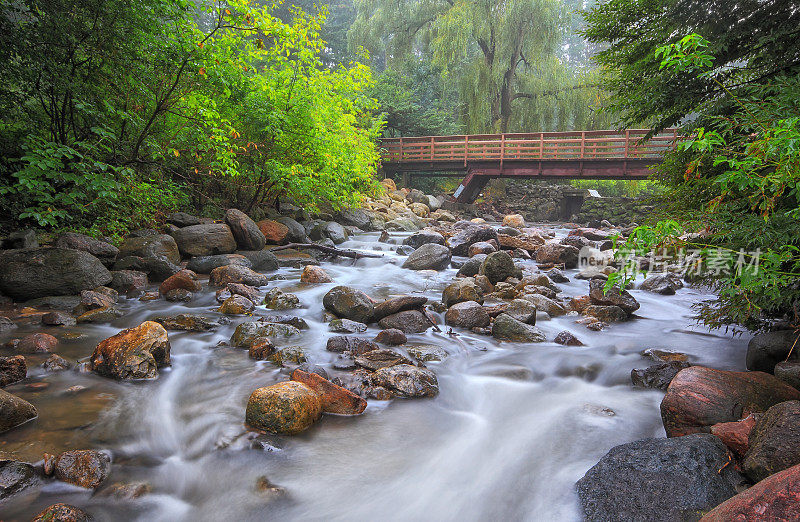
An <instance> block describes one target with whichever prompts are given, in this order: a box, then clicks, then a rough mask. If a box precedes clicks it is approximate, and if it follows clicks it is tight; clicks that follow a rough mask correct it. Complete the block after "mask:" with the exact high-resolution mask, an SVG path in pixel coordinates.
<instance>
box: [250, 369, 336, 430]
mask: <svg viewBox="0 0 800 522" xmlns="http://www.w3.org/2000/svg"><path fill="white" fill-rule="evenodd" d="M321 416H322V398H321V397H320V395H319V394H318V393H316V392H315V391H314V390H312V389H311V388H309V387H308V386H306V385H305V384H303V383H301V382H297V381H286V382H279V383H277V384H273V385H272V386H266V387H264V388H258V389H257V390H256V391H254V392H253V393H252V394H251V395H250V399H249V400H248V401H247V410H246V411H245V422H247V424H248V426H250V427H251V428H253V429H255V430H259V431H268V432H272V433H281V434H287V435H294V434H297V433H300V432H302V431H305V430H307V429H308V428H310V427H311V425H312V424H314V422H315V421H316V420H317V419H319V418H320V417H321Z"/></svg>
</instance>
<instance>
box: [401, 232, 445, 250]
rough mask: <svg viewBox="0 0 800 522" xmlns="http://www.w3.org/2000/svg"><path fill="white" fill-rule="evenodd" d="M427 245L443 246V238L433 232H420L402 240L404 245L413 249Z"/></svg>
mask: <svg viewBox="0 0 800 522" xmlns="http://www.w3.org/2000/svg"><path fill="white" fill-rule="evenodd" d="M428 243H436V244H437V245H444V236H443V235H441V234H440V233H438V232H434V231H433V230H420V231H419V232H417V233H415V234H411V235H410V236H408V237H407V238H405V239H404V240H403V244H404V245H408V246H411V247H414V248H419V247H421V246H422V245H427V244H428Z"/></svg>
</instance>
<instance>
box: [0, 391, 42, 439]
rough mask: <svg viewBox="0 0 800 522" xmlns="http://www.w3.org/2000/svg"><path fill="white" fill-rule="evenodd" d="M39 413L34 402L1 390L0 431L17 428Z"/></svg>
mask: <svg viewBox="0 0 800 522" xmlns="http://www.w3.org/2000/svg"><path fill="white" fill-rule="evenodd" d="M38 415H39V413H38V412H37V411H36V408H35V407H34V406H33V404H31V403H29V402H28V401H26V400H24V399H20V398H19V397H17V396H16V395H11V394H10V393H8V392H7V391H4V390H0V433H3V432H6V431H8V430H10V429H12V428H16V427H17V426H19V425H20V424H24V423H26V422H28V421H29V420H31V419H35V418H36V417H37V416H38Z"/></svg>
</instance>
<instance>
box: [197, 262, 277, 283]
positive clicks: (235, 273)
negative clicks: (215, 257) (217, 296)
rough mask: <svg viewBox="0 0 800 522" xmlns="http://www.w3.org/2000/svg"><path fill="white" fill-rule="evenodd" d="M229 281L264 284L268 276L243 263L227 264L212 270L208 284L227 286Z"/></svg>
mask: <svg viewBox="0 0 800 522" xmlns="http://www.w3.org/2000/svg"><path fill="white" fill-rule="evenodd" d="M228 283H241V284H243V285H248V286H256V287H258V286H264V285H266V284H267V276H265V275H264V274H259V273H258V272H255V271H253V270H251V269H249V268H247V267H246V266H241V265H225V266H220V267H218V268H215V269H214V270H212V271H211V274H210V276H209V278H208V284H210V285H211V286H225V285H227V284H228Z"/></svg>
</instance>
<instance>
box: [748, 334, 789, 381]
mask: <svg viewBox="0 0 800 522" xmlns="http://www.w3.org/2000/svg"><path fill="white" fill-rule="evenodd" d="M799 336H800V333H795V332H794V330H777V331H774V332H764V333H760V334H758V335H755V336H754V337H753V338H752V339H750V342H749V343H748V344H747V361H746V364H747V369H748V370H754V371H759V372H767V373H772V372H773V371H774V370H775V365H776V364H778V363H779V362H781V361H784V360H786V358H787V357H788V356H789V350H791V349H792V346H794V345H795V343H797V346H796V347H795V350H792V359H798V357H799V355H800V341H799V340H798V337H799Z"/></svg>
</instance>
